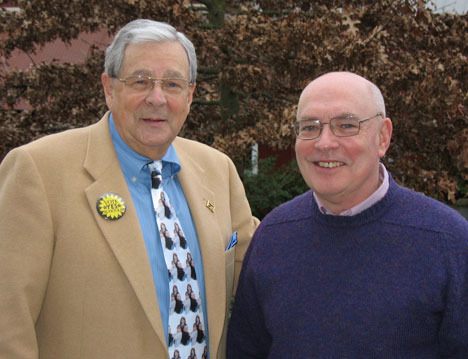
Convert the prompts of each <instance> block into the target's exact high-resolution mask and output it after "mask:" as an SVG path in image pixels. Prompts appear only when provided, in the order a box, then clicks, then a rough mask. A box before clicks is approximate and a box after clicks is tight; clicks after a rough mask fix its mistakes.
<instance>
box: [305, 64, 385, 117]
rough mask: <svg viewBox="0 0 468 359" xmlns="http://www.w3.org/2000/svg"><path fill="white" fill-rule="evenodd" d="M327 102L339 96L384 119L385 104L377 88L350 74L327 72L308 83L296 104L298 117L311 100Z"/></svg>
mask: <svg viewBox="0 0 468 359" xmlns="http://www.w3.org/2000/svg"><path fill="white" fill-rule="evenodd" d="M311 94H312V95H313V97H312V98H313V99H314V101H328V100H329V97H330V96H340V97H343V98H346V99H350V100H351V99H352V101H354V102H357V103H359V105H360V107H361V108H367V109H369V110H370V111H373V112H375V113H377V112H380V113H382V114H383V117H385V102H384V99H383V96H382V93H381V92H380V90H379V88H378V87H377V86H376V85H375V84H373V83H372V82H370V81H369V80H367V79H365V78H364V77H362V76H359V75H357V74H354V73H351V72H329V73H326V74H324V75H322V76H320V77H317V78H316V79H315V80H313V81H312V82H310V83H309V84H308V85H307V86H306V88H305V89H304V90H303V91H302V94H301V96H300V98H299V104H298V116H299V115H300V113H301V110H302V108H303V107H304V106H305V105H306V104H307V103H309V101H310V100H311Z"/></svg>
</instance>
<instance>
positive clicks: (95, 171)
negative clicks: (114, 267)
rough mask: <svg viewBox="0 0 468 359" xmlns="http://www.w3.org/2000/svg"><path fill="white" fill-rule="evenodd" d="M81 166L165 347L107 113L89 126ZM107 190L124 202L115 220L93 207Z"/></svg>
mask: <svg viewBox="0 0 468 359" xmlns="http://www.w3.org/2000/svg"><path fill="white" fill-rule="evenodd" d="M84 167H85V168H86V169H87V170H88V172H89V173H90V174H91V176H93V177H94V179H95V182H94V183H93V184H91V185H90V186H89V187H88V188H87V189H86V190H85V192H86V196H87V198H88V203H89V206H90V210H91V211H92V212H93V214H94V217H95V219H96V223H97V224H98V226H99V227H100V229H101V231H102V233H103V236H104V237H105V239H106V240H107V241H108V243H109V246H110V247H111V248H112V250H113V252H114V254H115V257H116V258H117V260H118V261H119V263H120V265H121V266H122V269H123V271H124V272H125V275H126V276H127V278H128V280H129V282H130V284H131V286H132V287H133V289H134V291H135V293H136V295H137V297H138V299H139V301H140V303H141V305H142V307H143V309H144V311H145V313H146V315H147V316H148V319H149V321H150V323H151V325H152V326H153V328H154V331H155V332H156V334H157V336H158V337H159V338H160V340H161V342H162V345H164V346H166V340H165V335H164V330H163V327H162V321H161V316H160V312H159V304H158V299H157V296H156V290H155V288H154V285H153V275H152V273H151V267H150V265H149V263H148V256H147V254H146V248H145V244H144V240H143V236H142V234H141V231H140V226H139V222H138V218H137V215H136V210H135V207H134V206H133V202H132V199H131V195H130V192H129V190H128V187H127V184H126V182H125V178H124V176H123V174H122V171H121V169H120V164H119V161H118V159H117V156H116V154H115V151H114V146H113V144H112V140H111V137H110V132H109V126H108V115H107V114H106V115H105V116H104V117H103V118H102V119H101V121H99V122H98V123H97V124H96V125H94V126H93V127H92V128H91V129H90V132H89V142H88V153H87V154H86V159H85V163H84ZM109 192H111V193H114V194H116V195H117V196H119V197H121V198H122V199H123V200H124V202H125V204H126V212H125V214H124V215H123V216H122V217H121V218H119V219H117V220H108V219H105V218H103V217H102V216H101V215H99V213H98V212H97V209H96V204H97V201H98V199H99V198H100V197H101V196H102V195H103V194H105V193H109Z"/></svg>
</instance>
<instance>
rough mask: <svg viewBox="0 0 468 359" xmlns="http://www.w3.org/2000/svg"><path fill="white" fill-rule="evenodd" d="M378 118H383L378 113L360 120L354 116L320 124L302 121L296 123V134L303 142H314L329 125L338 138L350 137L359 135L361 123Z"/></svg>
mask: <svg viewBox="0 0 468 359" xmlns="http://www.w3.org/2000/svg"><path fill="white" fill-rule="evenodd" d="M377 116H383V115H382V113H380V112H379V113H377V114H376V115H375V116H372V117H369V118H366V119H364V120H359V119H357V118H355V117H353V116H344V117H335V118H332V119H330V122H320V121H319V120H302V121H297V122H295V123H294V132H295V133H296V136H297V138H299V139H301V140H314V139H316V138H318V137H320V135H321V134H322V130H323V126H325V125H329V126H330V130H331V131H332V133H333V134H334V135H335V136H336V137H350V136H356V135H357V134H359V131H360V129H361V123H363V122H366V121H369V120H372V119H373V118H375V117H377Z"/></svg>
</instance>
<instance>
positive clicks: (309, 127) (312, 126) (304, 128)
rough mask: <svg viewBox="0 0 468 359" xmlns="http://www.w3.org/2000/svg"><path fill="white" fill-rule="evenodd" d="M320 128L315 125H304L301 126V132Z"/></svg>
mask: <svg viewBox="0 0 468 359" xmlns="http://www.w3.org/2000/svg"><path fill="white" fill-rule="evenodd" d="M318 130H320V126H317V125H305V126H302V127H301V131H302V132H314V131H318Z"/></svg>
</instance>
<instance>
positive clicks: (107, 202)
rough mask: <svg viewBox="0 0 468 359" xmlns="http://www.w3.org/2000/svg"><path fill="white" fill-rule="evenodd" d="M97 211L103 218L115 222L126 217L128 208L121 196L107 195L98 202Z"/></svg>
mask: <svg viewBox="0 0 468 359" xmlns="http://www.w3.org/2000/svg"><path fill="white" fill-rule="evenodd" d="M96 209H97V211H98V213H99V214H100V215H101V217H102V218H104V219H107V220H111V221H114V220H116V219H119V218H121V217H122V216H123V215H124V213H125V211H126V210H127V207H126V205H125V202H124V200H123V198H122V197H120V196H119V195H117V194H115V193H105V194H103V195H102V196H101V197H99V199H98V200H97V203H96Z"/></svg>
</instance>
